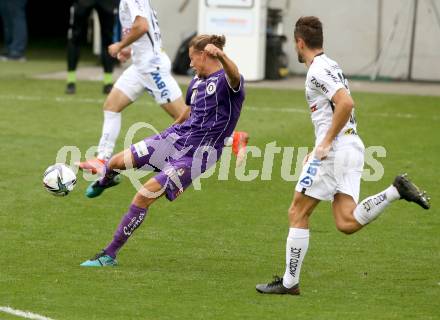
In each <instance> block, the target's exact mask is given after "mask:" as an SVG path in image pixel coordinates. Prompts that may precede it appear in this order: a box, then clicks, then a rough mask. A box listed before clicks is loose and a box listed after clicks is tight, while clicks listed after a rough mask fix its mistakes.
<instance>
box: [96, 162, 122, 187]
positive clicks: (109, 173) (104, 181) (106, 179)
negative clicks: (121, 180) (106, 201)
mask: <svg viewBox="0 0 440 320" xmlns="http://www.w3.org/2000/svg"><path fill="white" fill-rule="evenodd" d="M108 163H109V161H107V163H106V164H105V168H104V172H105V174H104V176H103V177H102V178H101V179H100V180H99V185H100V186H101V187H104V186H106V185H108V184H109V183H110V182H111V181H112V180H113V178H114V177H116V176H117V175H118V174H119V173H118V172H116V171H114V170H112V169H110V168H109V167H108Z"/></svg>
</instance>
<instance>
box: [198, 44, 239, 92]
mask: <svg viewBox="0 0 440 320" xmlns="http://www.w3.org/2000/svg"><path fill="white" fill-rule="evenodd" d="M205 51H206V52H207V53H208V54H209V55H211V56H213V57H215V58H217V59H218V61H220V63H221V64H222V66H223V69H224V70H225V73H226V76H227V77H228V82H229V85H230V86H231V88H233V89H237V88H238V87H239V85H240V72H239V70H238V67H237V65H236V64H235V63H234V61H232V60H231V59H229V57H228V56H227V55H226V53H225V52H224V51H223V50H220V49H219V48H217V47H216V46H215V45H213V44H208V45H207V46H206V47H205Z"/></svg>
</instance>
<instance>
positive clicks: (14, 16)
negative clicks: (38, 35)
mask: <svg viewBox="0 0 440 320" xmlns="http://www.w3.org/2000/svg"><path fill="white" fill-rule="evenodd" d="M26 3H27V0H0V17H1V19H2V20H3V30H4V36H5V46H4V49H3V51H4V52H3V53H4V54H6V55H8V56H11V57H21V56H24V53H25V50H26V46H27V41H28V35H27V23H26Z"/></svg>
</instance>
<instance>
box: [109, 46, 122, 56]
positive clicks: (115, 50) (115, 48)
mask: <svg viewBox="0 0 440 320" xmlns="http://www.w3.org/2000/svg"><path fill="white" fill-rule="evenodd" d="M121 49H122V48H121V44H120V43H119V42H116V43H113V44H111V45H109V46H108V53H109V54H110V55H111V56H112V57H113V58H116V57H117V55H118V53H119V51H121Z"/></svg>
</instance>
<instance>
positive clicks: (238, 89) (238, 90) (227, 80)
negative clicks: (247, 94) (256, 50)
mask: <svg viewBox="0 0 440 320" xmlns="http://www.w3.org/2000/svg"><path fill="white" fill-rule="evenodd" d="M225 81H226V83H227V85H228V88H229V90H230V91H232V92H233V93H235V94H237V93H239V92H241V91H242V88H243V82H244V78H243V76H242V75H240V83H239V85H238V88H232V87H231V85H230V84H229V79H228V76H227V75H226V73H225Z"/></svg>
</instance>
